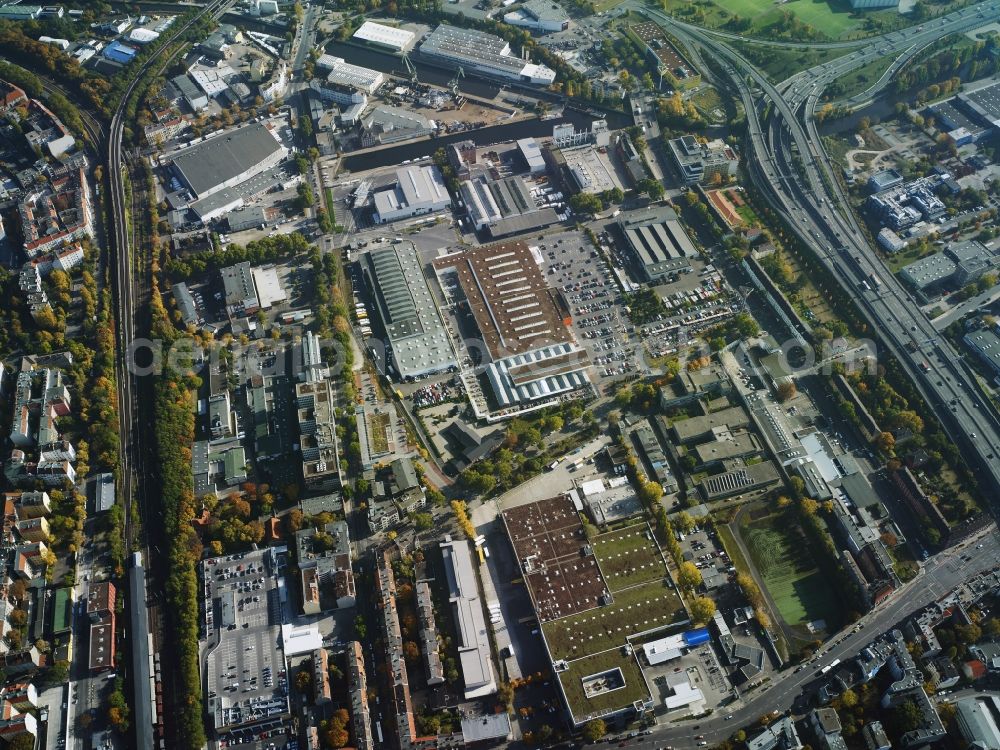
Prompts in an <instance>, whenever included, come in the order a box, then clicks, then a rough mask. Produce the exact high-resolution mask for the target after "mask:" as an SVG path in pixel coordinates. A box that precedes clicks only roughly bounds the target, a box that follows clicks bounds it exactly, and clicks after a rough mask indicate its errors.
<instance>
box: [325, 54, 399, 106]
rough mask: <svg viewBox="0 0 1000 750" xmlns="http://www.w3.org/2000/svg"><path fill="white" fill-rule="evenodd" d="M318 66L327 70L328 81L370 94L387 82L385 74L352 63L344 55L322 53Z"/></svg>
mask: <svg viewBox="0 0 1000 750" xmlns="http://www.w3.org/2000/svg"><path fill="white" fill-rule="evenodd" d="M316 67H317V68H319V69H321V70H326V71H328V72H327V76H326V80H327V82H328V83H331V84H337V85H339V86H350V87H352V88H356V89H358V90H359V91H363V92H365V94H367V95H368V96H371V95H372V94H374V93H375V92H376V91H377V90H378V87H379V86H381V85H382V84H383V83H385V74H384V73H382V72H381V71H378V70H372V69H371V68H362V67H361V66H360V65H352V64H351V63H349V62H347V61H346V60H344V58H342V57H334V56H333V55H322V56H320V58H319V59H318V60H317V61H316Z"/></svg>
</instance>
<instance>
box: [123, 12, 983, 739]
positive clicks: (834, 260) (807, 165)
mask: <svg viewBox="0 0 1000 750" xmlns="http://www.w3.org/2000/svg"><path fill="white" fill-rule="evenodd" d="M226 5H227V3H226V2H222V1H217V2H213V3H210V4H209V5H207V6H206V7H205V8H204V12H212V13H218V12H219V11H220V9H222V8H224V7H225V6H226ZM642 10H643V11H644V12H645V13H646V14H647V15H649V16H650V17H652V18H654V19H656V20H660V21H661V22H664V23H668V24H671V25H672V26H673V27H674V28H675V29H676V30H677V34H678V36H681V37H682V39H683V40H684V41H686V42H689V43H691V44H692V45H693V46H696V47H700V48H702V49H704V50H706V51H707V52H709V53H710V54H711V55H712V56H713V57H714V58H715V59H716V60H718V61H719V63H720V65H721V66H722V68H723V69H724V71H725V72H726V74H727V76H728V77H729V78H730V80H731V82H732V83H733V85H734V88H735V90H736V91H738V93H739V95H740V96H741V98H742V100H743V102H744V107H745V109H746V113H747V140H746V145H745V151H744V158H745V160H746V163H748V164H749V165H751V176H752V179H753V180H754V182H755V183H756V185H757V187H758V188H759V189H760V190H761V191H762V192H763V194H764V195H766V196H767V197H768V199H769V200H770V201H771V202H772V205H773V206H774V208H775V209H776V210H777V211H778V212H779V213H780V214H781V215H782V216H783V217H784V218H785V219H786V220H787V222H788V224H789V226H791V227H793V228H794V230H795V231H796V232H797V233H798V234H799V236H800V237H802V239H803V240H804V241H805V242H806V243H807V244H809V245H811V246H813V247H814V248H815V249H816V250H817V255H818V256H819V257H820V258H821V260H822V261H823V262H824V264H825V265H826V266H827V268H828V269H829V270H830V271H831V273H832V274H833V276H834V277H835V278H836V279H837V281H838V282H839V283H840V284H841V285H842V286H843V288H844V290H845V292H846V293H848V294H850V295H851V296H852V297H853V298H854V299H855V300H856V301H857V303H858V305H859V307H860V308H861V310H862V313H863V314H864V315H865V316H866V317H867V318H868V319H869V321H870V322H871V324H872V327H873V329H874V330H876V331H878V333H879V335H880V338H881V341H882V343H883V345H884V346H885V347H886V348H887V349H888V350H889V351H890V352H891V353H892V354H893V355H895V357H896V358H897V359H898V360H899V361H900V363H901V364H902V366H903V367H904V368H905V369H906V371H907V373H908V374H909V375H910V376H911V377H912V379H913V380H914V382H915V383H916V384H917V385H918V387H919V388H920V390H921V393H922V394H923V395H924V397H925V398H926V400H927V402H928V404H930V406H931V407H932V408H933V409H934V411H935V412H936V413H937V415H938V417H939V418H940V419H941V421H942V423H943V424H944V425H945V428H946V429H947V430H948V431H949V433H950V434H951V436H952V437H953V439H954V440H955V442H956V443H957V444H958V445H959V446H960V447H962V448H963V453H964V455H965V456H966V457H967V460H968V461H969V462H970V463H971V464H973V465H974V466H975V467H976V468H978V469H980V470H981V471H980V472H979V475H980V476H981V478H982V481H983V482H984V485H988V489H990V490H993V491H995V492H1000V458H998V457H997V456H996V455H995V452H994V451H995V448H994V446H1000V420H998V419H997V415H996V414H995V413H994V412H993V410H992V408H991V407H990V405H989V402H988V401H986V400H984V399H983V398H982V397H981V396H980V395H979V394H978V393H977V390H976V388H977V387H976V385H975V383H974V379H973V377H972V375H971V374H970V373H969V372H968V371H967V370H966V369H965V368H964V367H963V366H962V364H961V358H960V357H959V356H958V355H957V353H956V352H955V351H954V350H953V349H952V347H951V346H950V345H949V344H948V342H946V341H945V340H944V339H942V338H941V337H940V336H939V335H938V333H937V331H936V330H935V329H934V327H933V326H932V325H931V323H930V322H929V321H928V320H927V318H926V317H925V316H924V315H923V313H921V312H920V310H919V307H918V306H917V305H916V303H915V302H914V301H913V300H912V298H911V297H910V296H909V294H908V293H907V292H906V291H905V290H904V289H903V288H902V286H901V285H900V284H899V282H897V280H896V279H895V277H894V276H893V275H892V274H891V272H889V270H888V269H887V268H886V267H885V266H884V265H883V263H882V262H881V260H880V259H879V257H878V255H877V254H876V253H875V251H874V250H873V248H872V247H871V245H870V243H869V242H868V239H867V237H866V235H865V234H864V232H863V231H862V229H861V227H860V226H858V224H857V221H856V219H855V218H854V217H853V215H851V213H850V211H849V209H848V207H847V200H846V196H845V195H844V194H843V190H842V188H841V187H840V184H839V182H838V181H837V179H836V176H835V175H834V174H833V173H832V170H831V168H830V165H829V160H828V159H827V156H826V154H825V153H824V151H823V147H822V142H821V141H820V139H819V136H818V132H817V131H816V124H815V120H814V119H813V117H812V115H813V114H814V113H815V109H816V106H817V105H818V103H819V101H820V99H819V97H820V96H821V94H822V91H823V90H824V88H825V87H826V86H827V85H828V84H829V83H831V82H832V81H833V80H836V79H837V78H839V77H841V76H843V75H844V74H846V73H847V72H849V71H851V70H854V69H856V68H858V67H861V66H863V65H865V64H867V63H868V62H870V61H872V60H873V59H875V58H876V57H879V56H884V55H888V54H895V55H899V56H900V57H899V60H897V62H896V63H894V64H893V66H892V67H891V68H890V70H889V71H888V72H887V73H886V75H884V76H882V78H881V79H880V80H879V81H878V82H876V84H874V85H873V87H872V88H871V89H869V90H868V91H866V92H864V94H863V96H864V97H866V98H870V97H871V96H874V95H876V94H877V93H878V91H879V89H880V88H881V87H883V86H884V85H885V84H886V83H887V82H888V81H890V80H892V74H893V73H894V72H895V70H897V69H898V67H899V66H900V65H901V64H902V63H903V62H905V61H906V60H908V59H909V58H910V57H912V56H913V55H915V54H916V53H917V52H919V51H920V50H921V49H923V48H925V47H926V46H927V45H928V44H931V43H933V42H934V41H935V40H937V39H940V38H942V37H943V36H946V35H948V34H951V33H958V32H962V31H966V30H968V29H971V28H975V27H976V26H980V25H984V24H985V23H987V22H989V21H992V20H995V19H996V18H997V17H998V16H1000V12H998V9H997V5H996V4H995V3H992V2H991V3H983V4H980V5H976V6H971V7H968V8H965V9H962V10H960V11H956V12H955V13H952V14H949V15H948V16H945V17H943V18H940V19H935V20H933V21H929V22H927V23H926V24H924V25H923V26H921V27H918V28H917V29H908V30H904V31H899V32H893V33H891V34H888V35H885V36H883V37H878V38H875V39H872V40H868V41H862V42H843V43H839V42H838V43H832V44H830V45H826V46H837V47H841V46H842V47H844V48H856V49H855V50H854V51H853V52H849V53H847V54H845V55H844V56H842V57H840V58H837V59H836V60H832V61H830V62H828V63H824V64H822V65H818V66H815V67H814V68H811V69H809V70H807V71H804V72H802V73H800V74H797V75H796V76H793V77H792V78H790V79H789V80H788V81H785V82H784V83H783V84H781V85H779V86H777V87H776V86H774V85H772V84H771V83H770V82H769V81H767V80H766V79H765V78H764V76H763V75H761V74H760V73H759V72H758V71H757V70H756V69H755V68H754V67H753V66H752V65H751V64H750V63H749V62H748V61H747V60H746V59H744V58H743V57H741V56H740V55H739V54H738V53H737V52H735V51H733V50H732V49H730V48H729V47H727V46H726V45H725V44H724V43H723V40H724V39H727V38H728V39H730V40H732V38H733V36H734V35H727V34H724V33H719V32H708V31H706V30H704V29H700V28H698V27H693V26H687V25H684V24H680V23H678V22H677V21H675V20H674V19H672V18H670V17H668V16H666V15H665V14H663V13H661V12H659V11H657V10H655V9H652V8H649V7H645V6H642ZM307 25H308V24H307ZM183 31H184V28H181V29H178V30H177V31H176V34H180V33H182V32H183ZM737 38H738V37H737ZM775 44H778V45H781V46H785V45H784V43H775ZM787 46H801V45H795V44H789V45H787ZM810 46H823V45H810ZM306 48H308V45H301V46H300V50H304V49H306ZM154 62H155V58H153V59H151V60H149V61H147V63H146V64H145V65H144V66H143V68H142V69H141V70H140V71H138V72H137V75H136V78H135V79H134V82H133V84H132V86H131V87H130V88H129V90H128V92H127V94H126V96H125V97H123V99H122V102H123V104H122V105H121V106H120V107H119V109H118V110H117V111H116V112H115V114H114V117H113V120H112V123H111V127H110V130H109V133H108V142H107V143H108V149H107V160H108V166H109V169H108V174H109V179H110V182H111V191H110V192H111V206H110V213H111V218H112V221H111V224H110V230H111V248H112V251H113V253H114V255H113V258H114V262H115V293H116V311H117V331H118V336H119V341H118V346H119V352H120V353H121V361H120V363H119V371H118V378H119V393H120V403H119V406H120V419H121V440H122V452H121V460H122V473H121V476H122V491H123V493H124V496H125V498H126V503H130V502H131V499H132V497H133V496H134V493H135V488H134V482H135V481H136V478H137V477H138V476H140V475H141V473H142V455H141V450H140V449H139V447H140V446H141V445H142V444H143V440H142V439H141V438H142V435H143V432H144V431H143V430H142V429H140V428H139V424H138V419H137V413H136V412H137V398H136V395H135V388H136V384H135V380H134V375H133V374H132V372H131V368H130V367H129V357H130V355H131V353H132V349H133V345H134V341H135V339H136V328H135V326H136V279H135V278H134V276H133V272H132V258H131V250H132V249H131V247H130V237H129V234H128V227H127V221H126V213H127V211H126V204H125V187H124V181H123V174H124V171H123V170H124V156H123V147H122V138H123V130H124V122H123V118H124V115H125V106H124V102H126V101H127V99H128V95H129V94H131V92H132V89H133V88H134V86H135V85H136V84H137V83H138V82H139V81H140V80H141V79H142V77H143V76H144V75H145V73H146V72H148V67H149V66H150V65H152V64H154ZM293 67H295V66H293ZM748 79H749V81H752V85H751V84H750V83H748ZM762 105H763V106H762ZM793 145H794V147H795V149H796V150H797V154H798V155H799V157H800V158H801V165H802V172H801V173H800V171H799V167H798V165H797V162H798V159H795V158H793V157H794V156H795V154H794V153H793V148H792V147H793ZM841 209H843V210H841ZM911 348H913V349H914V351H911V350H910V349H911ZM924 368H926V372H925V370H924ZM985 543H986V544H987V545H988V547H987V549H985V551H983V552H982V554H977V556H976V558H975V569H976V570H979V569H988V568H990V567H993V566H994V565H996V564H997V562H998V560H1000V547H998V544H997V537H996V534H995V533H992V532H991V533H990V534H989V535H988V536H986V537H985ZM974 572H975V571H974V570H972V569H970V566H969V565H959V564H957V552H955V551H948V552H945V553H943V554H941V555H938V556H936V557H935V558H933V559H932V560H930V561H929V562H928V563H926V565H925V566H924V568H923V570H922V573H921V575H920V576H919V577H918V578H917V579H916V581H915V582H912V583H910V584H908V587H907V589H905V591H906V594H905V595H902V592H901V593H900V594H897V595H896V596H895V597H893V598H892V599H891V600H890V601H889V602H888V603H886V604H885V605H883V606H882V607H881V608H879V609H877V610H875V612H873V613H871V614H870V615H868V616H867V623H868V628H867V629H866V630H864V631H861V632H858V633H852V634H849V635H848V636H846V637H845V638H843V639H841V641H840V642H839V644H838V645H836V646H834V647H833V648H832V650H831V651H830V652H829V654H828V655H827V656H828V657H829V658H834V657H836V656H837V655H838V654H842V655H845V656H847V655H850V654H851V653H853V652H856V651H857V649H858V648H859V647H860V646H862V645H863V644H864V643H865V642H867V641H868V640H870V639H871V638H872V637H874V634H875V633H878V632H881V630H882V629H884V628H885V627H888V626H890V625H892V624H893V623H895V622H896V621H897V620H898V619H900V618H901V617H902V616H904V615H905V614H907V613H908V612H910V611H913V610H914V609H917V608H919V607H920V606H923V604H926V603H928V602H929V601H932V600H933V599H934V598H937V597H938V596H940V595H941V594H943V593H944V592H946V591H947V590H948V589H949V588H951V587H953V586H954V585H957V584H958V583H960V582H961V581H963V580H965V579H966V578H968V577H969V576H970V575H972V574H973V573H974ZM812 676H813V674H812V671H803V672H802V673H800V675H799V676H792V675H789V677H788V678H786V679H782V680H779V681H778V682H776V683H772V684H770V685H769V686H766V687H765V688H763V689H761V690H760V691H759V692H758V693H757V694H756V695H754V696H753V697H752V698H751V699H750V700H748V701H746V702H745V703H744V704H743V705H742V706H741V707H740V708H739V709H737V710H734V711H733V715H734V720H735V721H734V722H729V721H727V720H726V719H725V718H723V716H721V715H720V716H719V717H718V718H715V719H711V720H707V721H705V722H703V723H701V724H700V725H699V729H698V730H694V729H693V728H692V726H691V725H690V724H689V725H685V726H677V725H673V726H669V727H661V728H659V729H657V730H655V733H654V735H653V736H652V737H648V738H645V739H644V741H643V742H641V743H637V744H635V745H634V746H635V747H640V748H643V749H644V750H645V748H654V747H663V746H665V744H669V745H672V746H674V747H677V748H681V747H693V746H696V745H697V742H696V741H695V739H694V736H695V734H704V735H705V736H706V738H707V739H709V740H713V741H715V740H719V739H722V738H723V737H724V736H726V735H728V734H729V733H730V732H731V731H732V730H733V729H734V728H735V726H739V725H740V724H741V723H746V722H747V721H749V720H751V719H753V718H756V716H759V715H760V714H762V713H765V712H767V711H770V710H772V709H774V708H786V707H788V706H790V705H791V704H792V702H793V700H794V698H795V697H796V696H797V694H798V692H799V691H800V689H801V687H802V685H803V684H804V683H805V682H807V681H808V680H809V679H811V678H812ZM720 714H721V712H720Z"/></svg>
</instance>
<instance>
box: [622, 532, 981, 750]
mask: <svg viewBox="0 0 1000 750" xmlns="http://www.w3.org/2000/svg"><path fill="white" fill-rule="evenodd" d="M980 543H981V544H982V545H983V547H982V549H976V545H977V544H980ZM970 550H972V551H974V553H975V554H974V556H973V558H972V560H971V561H969V562H966V561H963V560H962V559H961V556H962V554H964V553H966V552H968V551H970ZM997 566H1000V533H998V532H997V529H996V526H994V525H992V524H991V525H990V526H989V528H988V529H985V530H984V531H982V532H980V534H979V535H976V536H973V537H971V538H970V539H969V540H967V541H966V542H964V543H962V544H961V545H959V546H956V547H954V548H952V549H949V550H946V551H945V552H942V553H941V554H939V555H936V556H934V557H932V558H931V559H930V560H928V561H927V562H926V563H925V564H924V565H923V567H922V568H921V571H920V573H919V575H917V577H916V578H914V579H913V580H912V581H910V582H909V583H907V584H905V585H904V586H903V587H901V588H900V589H899V590H898V591H896V592H895V593H894V594H893V595H892V596H891V597H890V598H889V599H887V600H886V601H885V602H883V603H882V604H881V605H879V606H878V607H876V608H875V609H874V610H872V611H871V612H869V613H868V614H866V615H865V616H864V617H862V618H861V620H859V621H858V622H857V623H855V624H854V625H852V626H850V628H847V629H845V630H843V631H841V633H840V634H838V635H836V636H834V637H833V638H832V639H831V640H830V642H829V643H828V644H827V645H826V646H825V648H824V650H823V651H821V652H820V653H819V654H818V655H817V657H816V658H815V660H814V661H812V662H810V663H808V665H807V666H806V667H805V668H803V669H801V671H796V670H797V668H789V669H786V670H785V671H784V672H782V673H780V675H781V676H780V677H779V678H777V679H775V680H773V681H772V682H770V683H766V684H765V685H763V686H762V687H760V688H757V689H756V690H753V691H751V692H750V693H749V696H744V698H743V699H742V700H741V702H740V703H739V704H734V706H733V707H732V708H727V707H721V708H719V709H717V710H716V711H715V713H714V714H713V715H712V717H710V718H706V719H702V720H694V721H688V722H684V723H683V724H672V723H671V724H666V725H661V726H659V727H657V728H655V729H653V734H652V735H649V736H646V737H642V738H639V739H637V740H632V741H630V742H628V745H627V746H628V747H629V748H635V749H636V750H655V749H656V748H663V747H666V746H672V747H673V748H675V750H682V748H695V747H698V742H699V741H700V740H698V739H696V737H697V735H704V738H705V741H707V742H708V743H709V744H715V743H717V742H721V741H722V740H724V739H726V738H727V737H729V736H730V735H731V734H733V733H734V732H736V730H737V729H739V728H740V727H743V726H746V725H747V724H750V723H752V722H753V721H755V720H756V719H758V718H759V717H761V716H763V715H764V714H766V713H769V712H770V711H774V710H778V711H785V710H787V709H790V708H791V707H792V704H793V703H794V701H795V699H796V698H797V697H798V696H799V694H800V693H801V692H802V689H803V687H804V686H806V685H807V684H808V683H810V682H812V681H814V680H815V679H816V673H817V671H818V670H819V669H820V668H821V667H823V666H825V665H827V664H829V663H830V662H831V661H833V660H834V659H841V660H848V659H850V658H852V657H853V656H854V655H856V654H857V653H858V652H859V651H860V650H861V649H862V648H863V647H864V646H866V645H867V644H868V643H870V642H872V641H873V640H875V639H876V638H878V637H879V635H881V634H882V633H884V632H887V631H889V630H892V629H893V628H894V627H895V626H896V625H897V624H898V623H900V622H901V621H902V620H905V619H906V618H907V617H908V616H909V615H911V614H912V613H914V612H917V611H919V610H920V609H922V608H923V607H925V606H927V605H928V604H930V603H931V602H933V601H936V600H937V599H940V598H941V597H943V596H944V595H945V594H947V593H948V592H950V591H952V590H953V589H955V588H956V587H958V586H959V585H961V584H962V583H964V582H965V581H968V580H970V579H971V578H974V577H975V576H977V575H979V574H980V573H982V572H984V571H987V570H991V569H993V568H995V567H997ZM857 625H860V626H862V627H861V629H860V630H858V631H855V630H854V628H855V627H856V626H857ZM729 715H731V716H732V717H733V718H732V719H727V718H726V717H727V716H729Z"/></svg>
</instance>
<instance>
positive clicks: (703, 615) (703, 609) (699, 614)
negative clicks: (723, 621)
mask: <svg viewBox="0 0 1000 750" xmlns="http://www.w3.org/2000/svg"><path fill="white" fill-rule="evenodd" d="M714 615H715V602H714V601H712V600H711V599H709V598H708V597H707V596H699V597H698V598H697V599H695V600H694V601H693V602H691V619H692V620H693V621H694V623H695V624H696V625H704V624H705V623H707V622H708V621H709V620H711V619H712V617H713V616H714Z"/></svg>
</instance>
